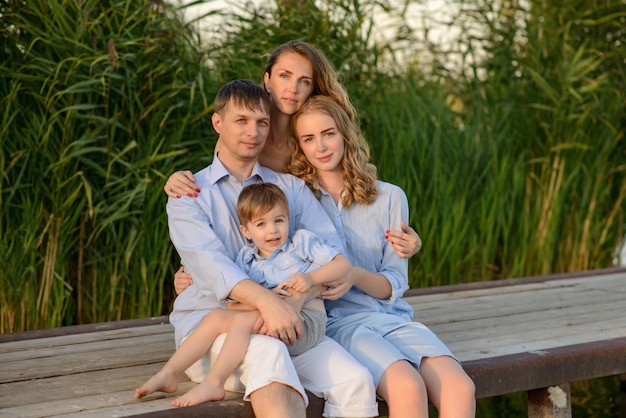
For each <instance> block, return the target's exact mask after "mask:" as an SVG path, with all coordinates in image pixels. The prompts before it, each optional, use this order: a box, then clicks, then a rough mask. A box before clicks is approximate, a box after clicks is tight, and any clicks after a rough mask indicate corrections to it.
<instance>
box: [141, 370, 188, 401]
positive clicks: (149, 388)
mask: <svg viewBox="0 0 626 418" xmlns="http://www.w3.org/2000/svg"><path fill="white" fill-rule="evenodd" d="M177 390H178V380H177V379H176V378H175V377H174V376H172V375H170V374H168V373H166V372H164V371H163V370H160V371H159V372H158V373H157V374H155V375H154V376H152V377H151V378H150V379H149V380H148V381H147V382H146V383H144V384H143V385H141V387H140V388H137V389H135V398H137V399H141V398H143V397H144V396H146V395H149V394H151V393H153V392H167V393H173V392H176V391H177Z"/></svg>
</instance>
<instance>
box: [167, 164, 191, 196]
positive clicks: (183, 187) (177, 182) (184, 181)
mask: <svg viewBox="0 0 626 418" xmlns="http://www.w3.org/2000/svg"><path fill="white" fill-rule="evenodd" d="M163 190H164V191H165V193H166V194H167V195H168V196H169V197H173V198H175V199H180V197H181V196H189V197H198V193H200V189H199V188H198V186H196V178H195V177H194V176H193V174H192V173H191V171H189V170H185V171H176V172H175V173H174V174H172V175H171V176H170V177H169V178H168V179H167V182H165V186H163Z"/></svg>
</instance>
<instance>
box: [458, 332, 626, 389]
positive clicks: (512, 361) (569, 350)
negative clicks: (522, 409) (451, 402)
mask: <svg viewBox="0 0 626 418" xmlns="http://www.w3.org/2000/svg"><path fill="white" fill-rule="evenodd" d="M463 368H464V369H465V371H466V372H467V374H468V375H469V376H470V377H471V378H472V380H473V381H474V383H475V384H476V398H477V399H480V398H488V397H491V396H499V395H505V394H508V393H515V392H523V391H528V390H533V389H539V388H547V387H550V386H555V385H559V384H562V383H569V382H575V381H579V380H587V379H594V378H598V377H604V376H613V375H617V374H622V373H626V337H619V338H614V339H610V340H603V341H593V342H589V343H583V344H575V345H569V346H563V347H557V348H552V349H548V350H540V351H529V352H525V353H518V354H510V355H506V356H500V357H492V358H487V359H481V360H474V361H466V362H464V363H463Z"/></svg>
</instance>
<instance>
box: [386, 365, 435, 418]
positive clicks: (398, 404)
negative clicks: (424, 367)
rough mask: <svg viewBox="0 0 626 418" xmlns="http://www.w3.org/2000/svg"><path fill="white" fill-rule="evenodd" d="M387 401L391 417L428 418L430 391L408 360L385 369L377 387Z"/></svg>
mask: <svg viewBox="0 0 626 418" xmlns="http://www.w3.org/2000/svg"><path fill="white" fill-rule="evenodd" d="M377 392H378V395H379V396H380V397H381V398H383V399H384V400H385V401H386V402H387V406H388V408H389V418H404V417H407V418H409V417H415V418H428V393H427V391H426V385H425V384H424V380H422V376H420V374H419V373H418V372H417V370H416V369H415V367H414V366H413V365H412V364H411V363H409V362H408V361H406V360H400V361H397V362H395V363H393V364H392V365H391V366H389V367H388V368H387V370H385V372H384V373H383V375H382V378H381V379H380V383H379V384H378V388H377Z"/></svg>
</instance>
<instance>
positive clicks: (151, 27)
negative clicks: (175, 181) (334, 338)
mask: <svg viewBox="0 0 626 418" xmlns="http://www.w3.org/2000/svg"><path fill="white" fill-rule="evenodd" d="M207 2H208V0H207ZM277 3H278V5H279V6H278V7H277V6H276V4H273V3H272V4H263V5H261V6H259V7H249V6H248V5H247V4H244V3H243V2H235V3H234V12H227V11H217V12H214V13H212V17H213V18H215V17H219V19H217V20H215V19H214V20H213V21H215V22H217V23H215V24H214V25H213V26H211V27H209V28H208V29H206V32H205V33H203V34H202V35H203V37H202V39H201V37H200V33H198V31H197V30H196V29H194V26H192V25H189V24H186V23H184V22H183V21H182V18H181V15H180V10H177V9H176V8H175V7H173V6H170V5H168V4H166V3H164V2H161V1H156V0H152V1H147V0H146V1H136V2H122V1H113V0H109V1H96V0H68V1H65V2H63V3H62V4H59V2H50V1H44V0H34V1H28V2H24V1H6V0H4V1H2V0H0V41H1V45H0V58H1V59H0V92H1V93H0V121H1V122H0V123H1V124H0V142H1V143H2V154H0V155H1V157H0V178H1V180H0V225H1V228H2V229H1V233H0V253H1V254H2V256H1V257H0V332H10V331H17V330H23V329H35V328H43V327H52V326H59V325H68V324H74V323H86V322H95V321H107V320H114V319H122V318H133V317H141V316H149V315H157V314H162V313H166V312H168V311H169V310H170V302H171V299H172V297H173V289H172V286H171V280H172V277H173V272H174V270H175V269H176V267H177V262H178V260H177V256H176V254H175V253H174V251H173V248H172V246H171V243H170V241H169V237H168V231H167V220H166V216H165V211H164V206H165V201H166V200H165V195H164V194H163V192H162V186H163V183H164V181H165V178H166V177H167V176H168V175H169V174H170V173H171V172H173V171H175V170H177V169H181V168H190V169H192V170H198V169H200V168H201V167H203V166H205V165H206V164H207V163H208V162H209V161H210V158H211V155H212V147H213V141H214V139H215V136H214V133H213V132H212V129H211V127H210V119H209V118H208V115H209V114H210V112H211V110H212V98H213V96H214V94H215V92H216V90H217V88H218V87H219V85H221V84H222V83H223V82H225V81H228V80H230V79H232V78H241V77H247V78H251V79H253V80H255V81H259V82H260V81H261V76H262V71H263V68H264V66H265V62H266V57H267V54H268V53H269V52H270V51H271V50H272V49H273V48H274V47H275V46H277V45H278V44H280V43H282V42H284V41H286V40H288V39H293V38H299V39H304V40H307V41H309V42H312V43H313V44H315V45H317V46H318V47H320V49H322V50H323V51H324V52H325V53H326V54H327V55H328V56H329V58H330V59H331V61H332V62H333V63H334V65H335V67H336V68H337V69H338V71H339V73H340V75H341V78H342V80H343V82H344V84H345V85H346V86H347V88H348V90H349V92H350V95H351V97H352V99H353V101H354V103H355V106H356V107H357V110H358V111H359V114H360V117H361V121H362V128H363V131H364V133H365V135H366V137H367V139H368V141H369V142H370V145H371V148H372V154H373V158H374V162H375V163H376V165H377V166H378V168H379V174H380V177H381V178H382V179H384V180H386V181H390V182H392V183H395V184H398V185H399V186H401V187H402V188H403V189H404V190H405V191H406V193H407V196H408V198H409V204H410V210H411V220H410V223H411V225H412V226H413V227H415V228H416V229H417V231H418V232H419V233H420V235H421V236H422V238H423V241H424V246H423V249H422V251H421V252H420V253H419V254H418V255H417V256H415V257H413V259H411V264H410V267H411V268H410V274H411V276H410V283H411V285H412V286H414V287H417V286H432V285H442V284H450V283H457V282H469V281H477V280H492V279H501V278H508V277H520V276H527V275H533V274H544V273H556V272H566V271H576V270H585V269H593V268H602V267H608V266H610V265H611V263H612V257H613V251H614V249H615V248H616V247H617V246H618V245H619V244H620V242H621V240H622V238H623V236H624V213H625V208H626V205H625V197H626V181H625V178H624V177H625V169H626V164H625V163H624V161H626V158H625V157H626V155H625V153H626V146H625V141H626V140H625V139H624V136H623V132H624V127H625V126H626V125H625V123H626V122H625V121H626V118H625V114H624V109H625V108H626V103H625V100H624V93H623V92H624V91H626V85H625V84H626V83H625V81H626V80H625V79H626V68H624V67H625V66H626V56H625V53H624V52H623V50H624V48H623V44H624V43H625V42H626V32H625V31H624V29H623V28H624V27H626V25H624V23H626V6H624V5H623V2H619V1H617V0H603V1H601V2H597V1H591V0H576V1H574V2H566V3H563V2H550V1H548V2H546V1H539V0H531V1H528V2H523V3H521V2H520V3H518V2H483V1H481V0H473V1H466V2H452V3H451V4H450V5H446V7H447V6H450V7H449V10H450V11H452V12H450V13H449V14H448V16H449V21H442V22H440V23H441V24H443V25H447V27H448V28H449V33H450V34H453V33H454V31H453V30H452V29H455V28H460V29H461V30H460V31H459V32H458V34H457V35H456V37H455V38H452V39H451V40H449V42H448V43H447V44H445V45H438V44H435V43H433V42H432V41H431V39H430V36H431V35H430V34H431V33H432V32H431V30H432V28H430V27H429V26H428V25H429V23H431V22H434V21H435V20H434V19H431V17H430V16H428V15H426V14H425V15H424V16H423V19H421V20H420V22H421V23H423V24H424V25H425V26H423V27H420V28H418V27H414V26H413V25H414V23H415V21H414V20H410V19H408V18H406V17H405V15H404V12H405V10H404V9H402V8H399V7H398V8H396V7H394V6H391V5H388V4H386V3H384V2H377V1H369V0H361V1H347V0H330V1H325V2H295V1H280V2H277ZM383 6H385V7H386V10H387V11H388V12H390V13H391V16H392V20H391V22H392V29H394V30H393V31H392V36H391V37H390V38H383V37H382V36H381V34H380V33H379V32H378V31H377V29H375V27H374V25H373V22H374V17H375V16H377V15H380V14H381V13H382V12H383V8H382V7H383ZM620 46H621V48H620Z"/></svg>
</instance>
